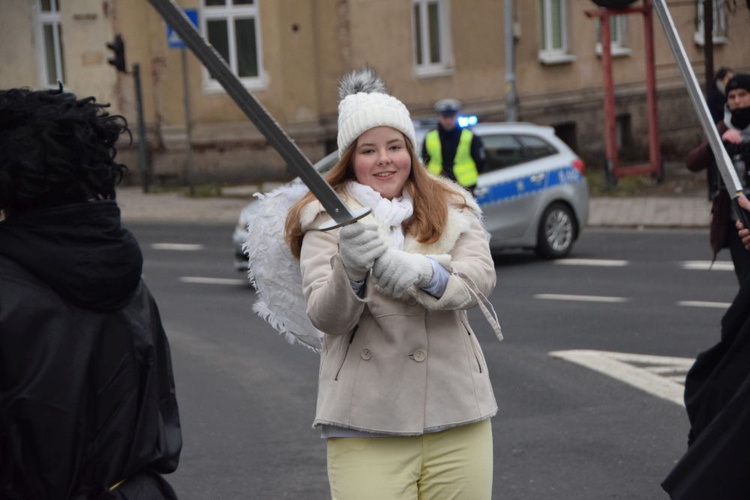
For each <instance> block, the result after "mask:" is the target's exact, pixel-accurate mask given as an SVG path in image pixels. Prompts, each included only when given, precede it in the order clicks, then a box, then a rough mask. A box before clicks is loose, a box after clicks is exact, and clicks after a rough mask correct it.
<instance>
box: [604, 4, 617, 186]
mask: <svg viewBox="0 0 750 500" xmlns="http://www.w3.org/2000/svg"><path fill="white" fill-rule="evenodd" d="M600 10H603V12H602V15H601V17H600V18H599V26H600V27H601V33H600V38H601V45H602V70H603V71H604V145H605V151H606V155H607V164H606V166H605V168H606V169H607V174H608V175H607V184H608V185H609V187H610V188H614V187H615V184H617V178H618V176H619V168H620V165H619V162H618V160H617V117H616V114H615V113H616V111H615V84H614V78H613V76H612V32H611V31H610V25H609V20H610V14H609V10H608V9H606V8H600Z"/></svg>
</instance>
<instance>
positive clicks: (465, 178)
mask: <svg viewBox="0 0 750 500" xmlns="http://www.w3.org/2000/svg"><path fill="white" fill-rule="evenodd" d="M473 138H474V133H473V132H472V131H471V130H468V129H463V130H462V131H461V138H460V139H459V141H458V148H457V149H456V158H455V159H454V160H453V176H454V177H455V178H456V182H458V183H459V184H460V185H461V186H463V187H471V186H475V185H476V184H477V179H479V171H478V170H477V164H476V163H475V162H474V159H473V158H472V157H471V140H472V139H473ZM425 147H426V148H427V154H428V155H430V162H429V163H428V164H427V170H429V171H430V173H432V174H433V175H440V174H441V173H442V171H443V153H442V148H441V146H440V136H439V135H438V131H437V130H431V131H429V132H427V135H426V136H425Z"/></svg>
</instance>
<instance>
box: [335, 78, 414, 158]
mask: <svg viewBox="0 0 750 500" xmlns="http://www.w3.org/2000/svg"><path fill="white" fill-rule="evenodd" d="M339 97H340V98H341V101H340V102H339V135H338V146H339V157H341V156H343V154H344V153H345V152H346V150H347V148H349V146H351V144H352V143H353V142H354V141H356V140H357V137H359V136H360V135H362V134H363V133H365V132H366V131H368V130H370V129H371V128H375V127H381V126H387V127H393V128H395V129H396V130H399V131H401V132H403V133H404V135H405V136H406V138H407V139H409V141H410V142H411V145H412V146H413V147H414V148H416V147H417V139H416V134H415V133H414V123H413V122H412V121H411V116H410V115H409V110H408V109H406V106H404V104H403V103H402V102H401V101H399V100H398V99H396V98H395V97H393V96H391V95H388V91H387V90H386V88H385V85H384V84H383V82H382V81H381V80H380V77H379V76H378V75H377V73H375V71H374V70H373V69H372V68H369V67H365V68H363V69H360V70H355V71H353V72H351V73H349V74H348V75H346V76H344V78H342V79H341V82H340V83H339Z"/></svg>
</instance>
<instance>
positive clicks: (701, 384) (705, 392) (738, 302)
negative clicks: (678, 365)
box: [662, 280, 750, 500]
mask: <svg viewBox="0 0 750 500" xmlns="http://www.w3.org/2000/svg"><path fill="white" fill-rule="evenodd" d="M749 313H750V281H748V280H745V282H744V283H743V285H742V286H741V287H740V290H739V292H738V293H737V296H736V297H735V299H734V301H733V302H732V305H731V306H730V307H729V309H728V310H727V312H726V314H725V315H724V317H723V318H722V322H721V339H720V341H719V342H718V343H717V344H716V345H715V346H713V347H712V348H710V349H708V350H707V351H705V352H703V353H701V354H700V355H699V356H698V358H697V359H696V360H695V363H694V364H693V366H692V367H691V369H690V371H689V372H688V375H687V378H686V380H685V407H686V409H687V414H688V418H689V419H690V426H691V429H690V434H689V436H688V446H689V447H688V450H687V452H686V453H685V455H684V456H683V457H682V459H681V460H680V461H679V462H678V463H677V465H676V466H675V468H674V469H673V470H672V472H671V473H670V474H669V476H667V478H666V479H665V480H664V482H663V483H662V487H663V488H664V490H666V491H667V492H668V493H669V495H670V497H671V498H672V499H676V500H691V499H695V500H699V499H700V500H705V499H711V498H717V499H721V500H740V499H742V500H746V499H748V498H750V474H749V473H748V468H749V467H750V314H749Z"/></svg>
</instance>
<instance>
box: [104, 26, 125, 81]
mask: <svg viewBox="0 0 750 500" xmlns="http://www.w3.org/2000/svg"><path fill="white" fill-rule="evenodd" d="M107 48H108V49H110V50H111V51H112V52H113V56H112V57H111V58H109V59H107V62H108V63H109V64H111V65H112V66H114V67H115V68H117V71H119V72H120V73H127V72H128V70H127V69H126V68H125V42H123V41H122V37H121V36H120V35H115V39H114V41H112V42H108V43H107Z"/></svg>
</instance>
